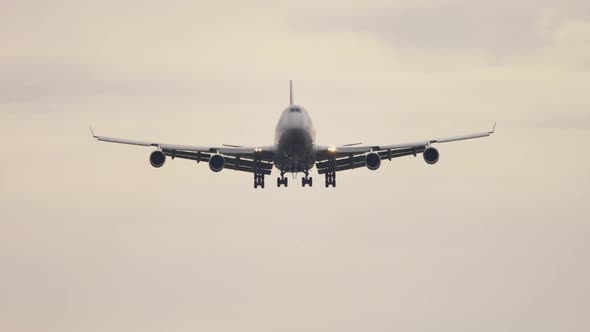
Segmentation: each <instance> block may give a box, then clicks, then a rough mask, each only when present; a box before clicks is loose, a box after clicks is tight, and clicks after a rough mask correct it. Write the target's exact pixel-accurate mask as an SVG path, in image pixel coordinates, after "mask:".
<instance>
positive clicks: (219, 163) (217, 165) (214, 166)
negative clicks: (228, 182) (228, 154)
mask: <svg viewBox="0 0 590 332" xmlns="http://www.w3.org/2000/svg"><path fill="white" fill-rule="evenodd" d="M224 165H225V158H223V156H222V155H218V154H216V155H213V156H211V158H209V168H210V169H211V170H212V171H213V172H221V170H222V169H223V166H224Z"/></svg>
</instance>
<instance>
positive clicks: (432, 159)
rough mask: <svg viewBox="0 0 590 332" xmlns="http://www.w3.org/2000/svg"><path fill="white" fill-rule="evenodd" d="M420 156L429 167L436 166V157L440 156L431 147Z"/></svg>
mask: <svg viewBox="0 0 590 332" xmlns="http://www.w3.org/2000/svg"><path fill="white" fill-rule="evenodd" d="M422 155H423V157H424V161H425V162H426V163H427V164H429V165H433V164H436V163H437V162H438V157H439V156H440V154H439V153H438V150H437V149H435V148H432V147H430V148H428V149H426V150H424V153H423V154H422Z"/></svg>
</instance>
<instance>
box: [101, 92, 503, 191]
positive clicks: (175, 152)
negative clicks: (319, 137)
mask: <svg viewBox="0 0 590 332" xmlns="http://www.w3.org/2000/svg"><path fill="white" fill-rule="evenodd" d="M495 129H496V124H494V127H493V128H492V130H491V131H486V132H479V133H474V134H468V135H461V136H454V137H447V138H442V139H430V140H425V141H419V142H412V143H402V144H389V145H361V143H355V144H347V145H341V146H325V145H317V144H316V143H315V134H316V132H315V129H314V127H313V124H312V122H311V118H310V117H309V113H308V112H307V110H306V109H305V108H304V107H302V106H300V105H297V104H295V103H293V81H290V82H289V106H288V107H287V108H285V110H283V112H282V113H281V117H280V119H279V122H278V124H277V126H276V129H275V137H274V144H273V145H269V146H240V145H227V144H222V145H220V146H192V145H176V144H166V143H161V142H154V141H137V140H130V139H122V138H113V137H106V136H97V135H95V134H94V131H93V129H92V127H91V128H90V131H91V133H92V137H93V138H95V139H97V140H98V141H102V142H110V143H120V144H129V145H139V146H152V147H155V148H156V150H154V151H153V152H152V153H151V154H150V156H149V161H150V164H151V165H152V166H153V167H155V168H160V167H162V166H163V165H164V163H165V162H166V157H170V158H171V159H175V158H181V159H188V160H194V161H196V162H197V163H199V162H207V163H208V164H209V168H210V169H211V171H213V172H221V171H222V170H223V169H231V170H236V171H242V172H248V173H252V174H254V188H258V187H260V188H264V178H265V176H266V175H270V174H271V172H272V169H273V167H276V168H277V169H278V171H279V172H280V176H279V177H277V187H281V186H285V187H287V186H288V184H289V180H288V177H286V176H285V174H287V173H293V175H296V174H297V173H303V174H304V176H303V177H302V178H301V185H302V186H303V187H305V186H309V187H311V186H312V185H313V178H312V177H311V176H310V175H309V174H310V171H311V169H312V168H313V167H314V166H315V168H316V169H317V172H318V174H320V175H322V174H323V175H324V177H325V187H326V188H328V187H330V186H332V187H336V173H337V172H341V171H344V170H352V169H356V168H361V167H367V168H368V169H370V170H372V171H375V170H377V169H379V167H380V166H381V161H382V160H389V161H391V159H392V158H398V157H402V156H410V155H413V156H414V157H416V155H417V154H420V153H421V154H422V156H423V158H424V161H425V162H426V163H427V164H430V165H434V164H436V163H437V162H438V160H439V156H440V154H439V152H438V150H437V149H436V148H435V147H433V144H434V143H447V142H455V141H462V140H468V139H474V138H481V137H487V136H490V135H491V134H493V133H494V132H495Z"/></svg>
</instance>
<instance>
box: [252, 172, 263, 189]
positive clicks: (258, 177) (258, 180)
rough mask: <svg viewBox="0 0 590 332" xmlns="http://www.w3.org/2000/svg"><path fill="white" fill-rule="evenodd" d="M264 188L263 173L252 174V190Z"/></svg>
mask: <svg viewBox="0 0 590 332" xmlns="http://www.w3.org/2000/svg"><path fill="white" fill-rule="evenodd" d="M258 186H260V188H264V174H263V173H254V188H258Z"/></svg>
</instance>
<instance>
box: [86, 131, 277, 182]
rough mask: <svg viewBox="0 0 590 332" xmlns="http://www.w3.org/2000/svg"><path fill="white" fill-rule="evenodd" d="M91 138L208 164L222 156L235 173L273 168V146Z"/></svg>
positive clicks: (265, 172) (266, 170)
mask: <svg viewBox="0 0 590 332" xmlns="http://www.w3.org/2000/svg"><path fill="white" fill-rule="evenodd" d="M91 132H92V137H93V138H95V139H96V140H98V141H101V142H108V143H118V144H128V145H137V146H153V147H155V148H156V149H158V150H161V151H162V152H163V153H164V154H165V155H166V156H169V157H171V158H172V159H174V158H182V159H189V160H194V161H197V162H201V161H204V162H208V161H209V158H211V156H212V155H216V154H219V155H222V156H223V157H224V159H225V166H224V167H225V168H228V169H233V170H236V171H243V172H251V173H253V172H254V170H255V169H256V170H257V171H258V172H260V173H264V174H270V173H271V170H272V167H273V158H274V154H275V150H276V148H275V147H274V146H262V147H249V146H234V145H232V146H227V145H221V146H196V145H179V144H168V143H161V142H156V141H139V140H133V139H125V138H115V137H107V136H98V135H95V134H94V132H93V131H92V128H91Z"/></svg>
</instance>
